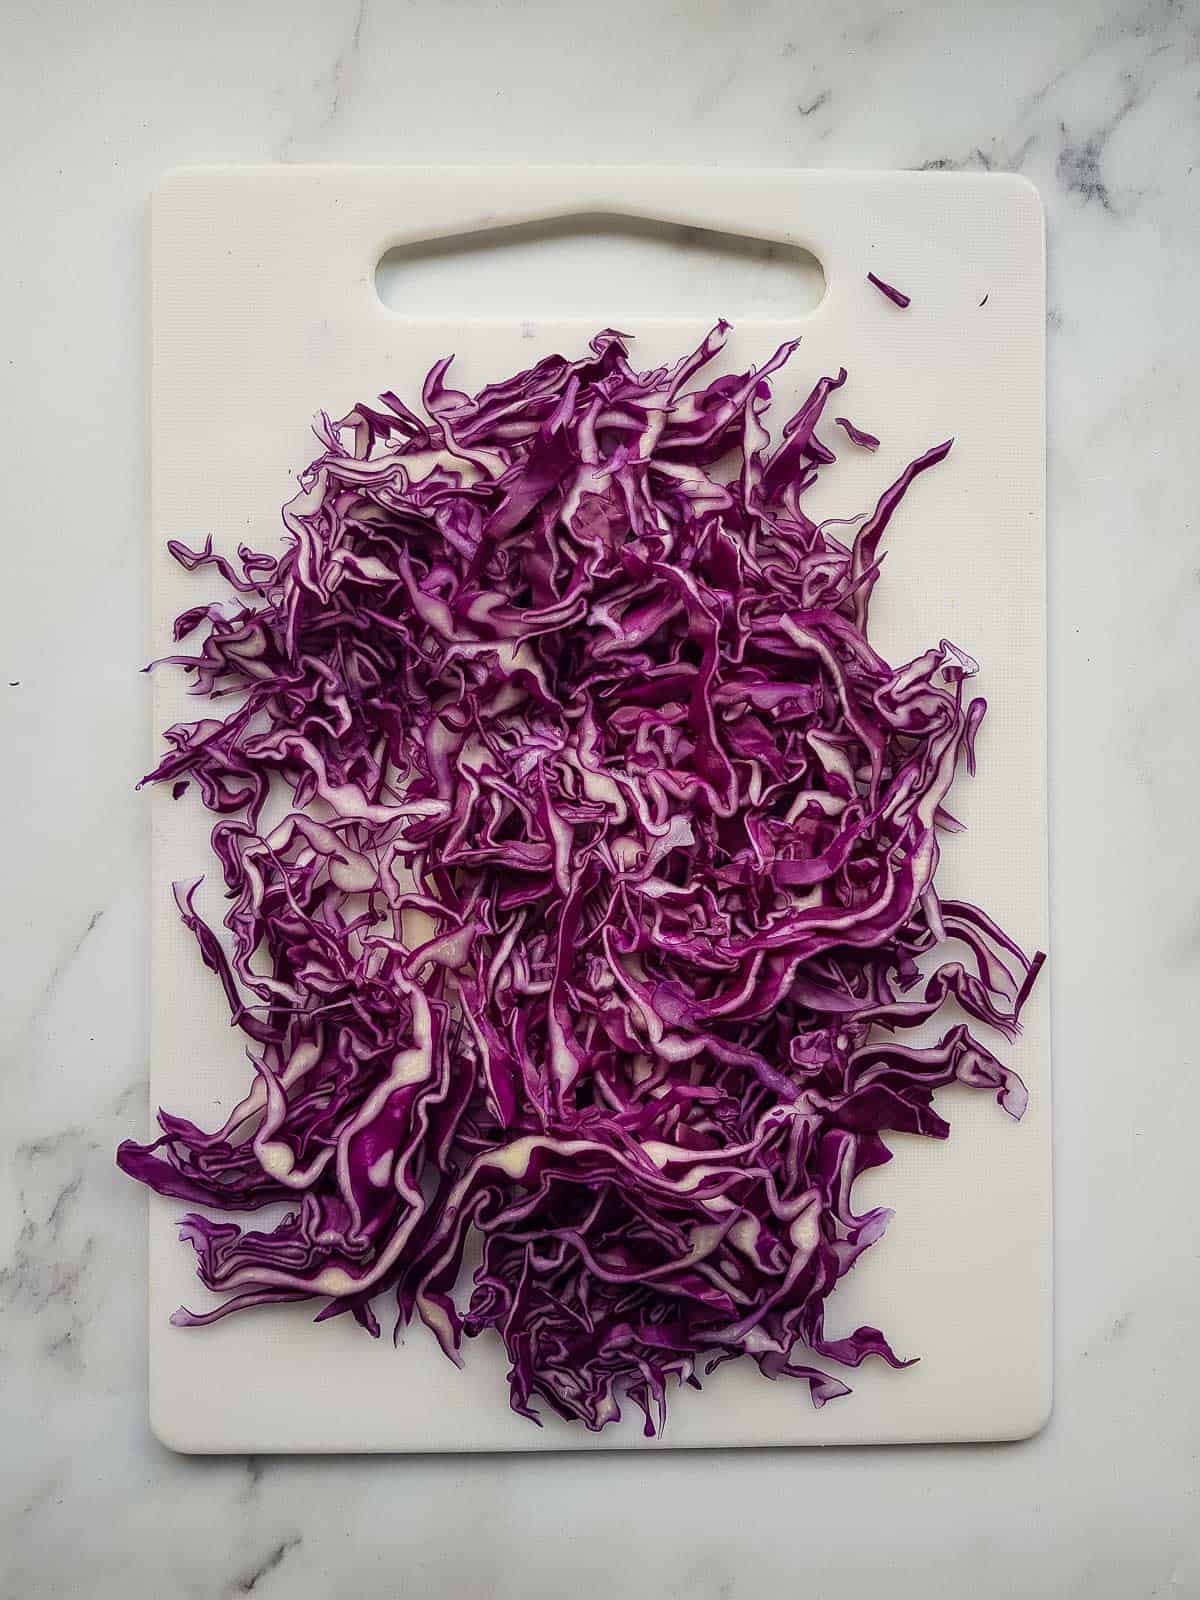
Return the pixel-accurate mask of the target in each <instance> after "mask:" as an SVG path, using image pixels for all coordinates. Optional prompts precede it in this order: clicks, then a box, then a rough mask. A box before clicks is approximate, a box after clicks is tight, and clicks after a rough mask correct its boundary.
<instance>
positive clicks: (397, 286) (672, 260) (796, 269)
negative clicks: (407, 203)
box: [375, 212, 825, 326]
mask: <svg viewBox="0 0 1200 1600" xmlns="http://www.w3.org/2000/svg"><path fill="white" fill-rule="evenodd" d="M375 287H376V290H377V292H378V294H379V298H380V300H381V301H382V302H383V304H384V305H385V306H386V307H387V308H388V309H389V310H391V311H396V312H400V313H402V314H403V315H405V316H412V317H446V318H451V319H457V318H462V317H500V318H506V317H510V316H515V317H520V318H524V319H537V320H541V319H544V318H556V317H580V318H582V319H584V320H586V321H589V322H595V323H597V325H598V326H599V325H603V324H604V323H614V324H616V325H617V326H619V325H620V322H621V318H622V317H624V318H626V319H628V318H630V317H653V318H661V317H686V318H701V319H705V318H706V319H708V320H710V321H715V320H716V319H717V318H718V317H722V316H723V317H726V318H728V319H729V320H730V321H731V322H735V323H739V324H745V323H746V322H752V321H756V320H764V319H769V320H770V321H773V322H778V321H784V322H793V321H796V320H798V319H799V318H802V317H806V316H808V315H809V314H810V312H813V311H815V310H816V308H817V306H819V305H820V303H821V301H822V299H823V298H824V294H825V274H824V271H823V270H822V267H821V263H820V262H819V261H818V260H817V258H816V256H814V255H813V254H812V253H811V251H809V250H806V249H804V247H803V246H801V245H796V244H789V243H784V242H782V241H780V240H775V239H764V238H760V237H754V236H751V235H748V234H741V233H725V232H720V231H718V230H716V229H712V228H699V227H692V226H689V225H687V224H684V223H678V222H660V221H657V220H654V219H652V218H642V217H630V216H624V215H621V214H618V213H613V212H595V213H581V214H577V215H575V216H566V217H552V218H549V219H543V220H540V221H536V222H519V223H512V224H508V225H506V226H503V227H492V228H480V229H474V230H471V231H468V232H463V233H456V234H451V235H450V236H448V237H445V238H440V239H422V240H418V241H416V242H412V243H408V244H401V245H394V246H392V247H391V248H390V249H388V250H386V251H385V252H384V254H383V255H382V256H381V257H380V259H379V262H378V264H377V265H376V269H375Z"/></svg>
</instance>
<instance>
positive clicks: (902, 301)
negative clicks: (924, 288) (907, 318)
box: [867, 272, 912, 311]
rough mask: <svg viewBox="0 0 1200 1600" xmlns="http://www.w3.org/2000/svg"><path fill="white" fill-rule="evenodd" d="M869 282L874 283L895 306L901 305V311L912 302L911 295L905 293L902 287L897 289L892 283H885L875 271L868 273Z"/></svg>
mask: <svg viewBox="0 0 1200 1600" xmlns="http://www.w3.org/2000/svg"><path fill="white" fill-rule="evenodd" d="M867 282H868V283H873V284H874V285H875V287H876V288H877V289H878V290H879V292H880V294H881V295H884V296H885V297H886V298H887V299H888V300H890V301H891V302H892V304H893V305H894V306H899V307H900V309H901V311H903V310H904V309H905V308H906V307H907V306H910V305H911V304H912V297H911V296H910V295H907V294H905V293H904V291H903V290H902V289H897V288H895V287H894V285H892V284H890V283H884V281H883V279H882V278H877V277H876V276H875V274H874V273H873V272H868V273H867Z"/></svg>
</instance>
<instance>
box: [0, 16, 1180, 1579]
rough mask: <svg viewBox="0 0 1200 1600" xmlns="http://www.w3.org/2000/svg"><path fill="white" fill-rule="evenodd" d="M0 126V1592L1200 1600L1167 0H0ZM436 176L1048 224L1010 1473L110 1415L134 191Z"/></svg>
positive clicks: (124, 1188)
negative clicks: (1042, 1239) (741, 187)
mask: <svg viewBox="0 0 1200 1600" xmlns="http://www.w3.org/2000/svg"><path fill="white" fill-rule="evenodd" d="M0 128H2V131H3V139H2V142H0V149H2V151H3V154H2V155H0V164H2V169H3V178H4V182H3V193H4V196H5V224H6V226H5V235H6V238H5V245H4V248H3V250H2V251H0V332H2V339H0V374H2V375H3V385H2V387H0V407H2V409H3V416H4V422H5V429H4V438H5V441H6V462H7V465H6V471H5V473H4V476H3V483H2V487H0V508H2V512H3V516H2V522H0V528H2V532H0V538H2V539H3V541H4V566H3V569H2V570H3V573H4V578H5V582H6V592H7V594H8V596H9V619H8V622H7V624H6V627H5V629H4V632H3V638H2V640H0V652H2V654H3V662H2V663H0V667H2V669H3V670H2V671H0V696H2V697H3V699H2V704H3V709H4V738H3V746H2V748H3V749H4V751H5V753H6V755H7V757H8V760H7V762H6V774H5V780H4V783H3V786H2V789H0V806H2V807H3V817H4V835H3V837H4V839H5V849H4V865H5V880H6V885H7V892H6V896H5V918H4V932H5V935H6V938H5V953H4V962H3V972H4V979H5V1005H4V1007H3V1012H2V1015H0V1027H2V1029H3V1067H2V1070H0V1596H2V1597H3V1600H27V1597H35V1596H36V1597H41V1596H75V1595H85V1596H88V1597H92V1600H107V1597H109V1596H112V1597H117V1596H120V1597H121V1600H131V1597H140V1596H143V1595H145V1596H155V1597H158V1596H164V1595H169V1596H196V1597H208V1596H218V1595H231V1596H236V1595H239V1594H249V1593H253V1594H254V1595H255V1596H256V1597H260V1596H261V1597H269V1596H272V1595H284V1594H287V1595H288V1596H290V1597H294V1600H309V1597H313V1600H319V1597H324V1596H333V1595H355V1596H361V1597H363V1600H372V1597H375V1596H379V1597H390V1596H395V1595H401V1594H403V1595H413V1596H432V1597H441V1596H445V1597H461V1600H476V1597H479V1600H483V1597H487V1600H492V1597H495V1600H509V1597H511V1600H518V1597H519V1600H542V1597H546V1600H554V1597H558V1596H562V1595H567V1594H572V1595H577V1596H580V1597H581V1600H582V1597H588V1600H591V1597H599V1600H603V1597H607V1596H610V1595H621V1596H623V1597H628V1600H639V1597H643V1596H645V1597H650V1596H654V1597H656V1600H669V1597H672V1596H679V1597H688V1600H757V1597H759V1596H765V1595H783V1594H790V1593H795V1592H797V1591H802V1592H804V1593H806V1594H812V1595H814V1596H817V1595H819V1596H822V1597H854V1596H859V1595H866V1594H874V1593H876V1592H879V1591H880V1590H881V1589H883V1588H885V1587H886V1589H887V1591H888V1592H890V1593H891V1594H892V1595H895V1596H899V1597H902V1596H906V1595H918V1594H919V1595H921V1596H923V1597H933V1596H940V1595H945V1596H953V1597H958V1596H961V1595H963V1594H971V1595H972V1596H973V1597H975V1600H986V1597H987V1596H993V1595H994V1596H1000V1595H1002V1594H1008V1593H1010V1592H1015V1593H1018V1594H1024V1595H1029V1596H1039V1597H1040V1596H1055V1597H1064V1600H1065V1597H1070V1596H1084V1595H1086V1596H1089V1597H1101V1600H1105V1597H1109V1596H1111V1597H1113V1600H1132V1597H1146V1600H1150V1597H1151V1596H1155V1597H1160V1600H1161V1597H1173V1596H1176V1595H1178V1596H1190V1595H1200V1534H1198V1532H1197V1530H1198V1528H1200V1499H1198V1495H1197V1490H1198V1487H1200V1466H1198V1461H1197V1450H1198V1448H1200V1443H1198V1441H1200V1405H1198V1399H1200V1379H1198V1376H1197V1369H1196V1365H1195V1356H1194V1354H1193V1352H1194V1350H1195V1346H1196V1327H1197V1324H1198V1322H1200V1225H1198V1223H1197V1213H1196V1208H1195V1206H1194V1204H1193V1198H1192V1185H1191V1181H1190V1171H1189V1168H1190V1166H1191V1164H1192V1161H1193V1159H1194V1158H1193V1149H1194V1144H1195V1139H1194V1134H1193V1129H1194V1125H1195V1123H1196V1120H1197V1115H1198V1113H1200V1088H1198V1084H1200V1075H1198V1074H1197V1071H1196V1060H1195V1055H1196V1043H1195V1041H1196V1038H1197V1036H1198V1034H1200V1017H1198V1016H1197V1010H1198V1005H1197V1000H1198V995H1200V985H1198V983H1197V973H1198V967H1200V910H1198V907H1200V881H1198V877H1197V872H1196V865H1197V851H1196V846H1195V837H1196V836H1195V829H1194V825H1193V824H1191V823H1189V822H1188V820H1187V819H1188V818H1189V817H1190V816H1193V815H1194V809H1195V796H1196V794H1197V792H1200V761H1198V756H1197V751H1198V749H1200V741H1198V740H1197V737H1196V732H1195V728H1196V718H1195V710H1194V705H1195V698H1196V692H1195V686H1194V678H1195V672H1196V667H1197V652H1196V644H1195V640H1196V637H1197V611H1198V604H1200V546H1198V544H1197V534H1196V515H1195V499H1196V487H1195V485H1196V464H1195V463H1196V443H1195V440H1196V434H1197V424H1198V422H1200V415H1198V411H1200V407H1198V403H1197V400H1198V390H1197V380H1196V372H1197V369H1198V366H1200V319H1198V318H1197V317H1196V314H1195V303H1194V302H1195V294H1196V283H1197V281H1198V280H1200V229H1198V228H1197V222H1196V218H1197V210H1198V207H1197V201H1198V190H1200V181H1198V180H1197V178H1196V176H1195V170H1194V163H1195V162H1196V161H1197V159H1198V157H1200V7H1198V6H1197V4H1196V3H1194V0H1192V3H1188V0H1184V3H1171V0H1147V3H1143V0H1130V3H1129V4H1128V5H1117V4H1113V3H1101V0H1092V3H1089V0H1075V3H1073V4H1069V5H1062V6H1058V7H1053V6H1043V5H1040V4H1030V3H1026V4H1021V5H1016V6H994V5H992V4H990V3H987V0H974V3H971V4H964V5H961V6H958V7H954V8H949V7H947V8H939V7H936V6H932V5H913V6H908V7H906V8H904V9H898V8H891V7H889V6H887V5H885V4H879V3H875V0H872V3H866V4H864V3H861V0H840V3H839V0H829V3H821V4H814V5H811V6H806V7H799V6H796V5H793V4H788V3H785V0H728V3H726V0H691V3H684V0H679V3H675V4H663V5H651V6H649V7H647V6H645V4H644V3H642V4H634V3H633V0H609V3H607V4H604V5H594V6H593V5H586V4H582V3H579V4H576V3H572V0H558V3H552V0H528V3H525V4H517V3H514V0H501V3H495V0H493V3H484V0H445V3H443V4H440V5H439V4H438V3H436V0H410V3H407V4H402V3H396V4H385V3H384V0H345V3H342V0H321V3H318V0H287V3H284V0H258V3H250V4H246V3H239V4H236V5H235V4H233V3H231V0H210V3H209V4H207V5H204V6H196V7H184V6H179V5H155V4H151V3H149V0H142V3H139V0H111V3H109V4H105V5H94V4H90V3H87V0H60V3H58V4H54V5H45V4H33V3H30V0H15V3H13V4H9V5H8V6H7V7H6V8H5V10H4V15H3V18H2V19H0ZM481 153H482V154H483V155H484V157H485V159H488V160H493V161H511V160H548V159H555V160H564V161H586V160H592V159H599V160H605V161H639V160H645V159H652V160H654V161H656V162H665V163H670V162H678V163H695V162H699V163H713V164H724V163H728V164H731V165H735V166H741V167H745V166H756V165H768V166H770V165H799V166H806V165H807V166H846V167H933V168H967V169H979V168H988V169H990V168H995V169H1001V170H1002V169H1017V170H1020V171H1022V172H1025V173H1026V174H1028V175H1029V177H1031V178H1032V179H1033V180H1034V182H1035V183H1037V185H1038V186H1039V188H1040V190H1041V192H1042V194H1043V196H1044V198H1045V203H1046V209H1047V214H1048V229H1049V248H1050V273H1051V279H1050V316H1049V320H1050V375H1049V417H1050V430H1051V432H1050V447H1051V448H1050V468H1049V490H1050V537H1051V558H1050V559H1051V571H1050V577H1051V683H1050V690H1051V717H1052V745H1051V748H1052V763H1053V770H1052V804H1053V841H1052V843H1053V858H1052V859H1053V866H1052V875H1053V917H1054V926H1053V944H1052V951H1053V957H1052V963H1051V973H1052V983H1053V993H1054V1003H1055V1012H1056V1037H1055V1052H1056V1083H1055V1116H1056V1125H1057V1153H1056V1160H1057V1168H1056V1184H1057V1201H1056V1229H1057V1234H1056V1239H1057V1269H1056V1271H1057V1276H1056V1294H1057V1334H1056V1338H1057V1347H1056V1362H1057V1392H1056V1406H1055V1412H1054V1416H1053V1419H1052V1421H1051V1422H1050V1425H1049V1426H1048V1428H1047V1429H1046V1430H1045V1432H1043V1433H1042V1434H1041V1435H1039V1436H1038V1437H1037V1438H1035V1439H1033V1440H1031V1441H1029V1442H1028V1443H1025V1444H1021V1445H1014V1446H1002V1447H955V1448H927V1447H922V1448H888V1449H842V1450H832V1449H831V1450H826V1451H803V1450H801V1451H794V1452H786V1451H765V1452H746V1453H736V1452H726V1453H722V1454H719V1455H709V1454H703V1453H701V1454H689V1453H683V1454H673V1455H656V1456H654V1457H653V1458H650V1457H646V1456H636V1457H631V1456H628V1455H620V1454H617V1455H601V1456H597V1455H586V1456H574V1455H569V1456H556V1457H541V1458H519V1459H517V1458H504V1457H479V1458H461V1457H442V1458H425V1459H405V1458H399V1457H396V1458H388V1457H378V1458H371V1457H365V1458H331V1459H329V1458H327V1459H260V1458H249V1459H247V1458H211V1459H188V1458H183V1457H178V1456H174V1455H172V1454H171V1453H170V1452H169V1451H167V1450H165V1449H164V1448H162V1447H161V1446H159V1445H158V1444H156V1443H155V1442H154V1440H153V1439H152V1438H151V1437H150V1435H149V1433H148V1431H147V1426H146V1397H145V1326H144V1324H145V1283H144V1239H145V1225H144V1214H145V1202H144V1199H143V1197H142V1195H141V1194H139V1193H138V1192H137V1191H136V1190H135V1188H134V1187H133V1185H131V1184H128V1183H125V1182H123V1181H120V1180H118V1179H116V1178H115V1177H114V1174H113V1170H112V1164H111V1163H112V1150H113V1148H114V1146H115V1144H116V1142H117V1140H118V1138H119V1137H120V1136H121V1135H122V1134H124V1133H126V1132H127V1131H128V1130H129V1129H130V1127H131V1125H132V1126H134V1127H137V1126H141V1119H142V1118H143V1117H144V1115H145V1111H144V1104H145V1082H146V1045H145V1022H146V996H145V993H144V985H143V979H142V973H143V971H144V966H145V939H146V917H145V906H144V896H145V870H144V862H145V846H146V824H147V816H146V808H145V805H144V803H143V802H142V801H141V800H140V799H139V798H138V797H137V795H135V794H134V793H133V792H132V790H131V784H130V779H131V776H133V775H135V774H137V773H138V772H140V771H141V770H142V769H143V767H144V765H145V755H146V751H147V748H148V743H149V737H150V734H149V724H148V716H147V697H146V693H145V681H144V680H143V679H142V678H140V677H139V676H138V675H137V672H136V667H137V666H138V665H139V664H140V652H141V641H142V638H143V622H142V619H143V615H144V608H145V592H144V572H143V567H144V536H143V525H144V509H145V507H144V474H145V461H144V454H143V437H142V435H143V405H144V399H143V388H142V360H143V321H142V303H143V277H142V274H143V248H142V246H143V214H144V206H145V199H146V196H147V193H148V192H149V190H150V189H151V187H152V186H153V184H154V182H155V181H156V179H157V177H158V176H159V174H160V173H161V172H162V171H163V170H164V169H165V168H166V167H168V166H171V165H175V164H179V163H184V162H193V161H264V160H278V161H315V160H375V161H378V160H396V161H405V162H413V161H416V162H434V161H454V160H471V159H478V158H479V157H480V155H481ZM1189 327H1191V328H1192V329H1193V331H1192V332H1191V333H1188V331H1187V330H1188V328H1189ZM864 1529H869V1530H870V1531H869V1534H868V1533H866V1532H865V1531H864Z"/></svg>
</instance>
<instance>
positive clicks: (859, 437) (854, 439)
mask: <svg viewBox="0 0 1200 1600" xmlns="http://www.w3.org/2000/svg"><path fill="white" fill-rule="evenodd" d="M833 420H834V421H835V422H836V423H837V425H838V427H839V428H841V429H842V431H843V432H844V433H845V435H846V437H847V439H849V441H850V443H851V444H856V445H858V446H859V447H860V448H861V449H863V450H878V449H879V440H878V439H877V438H876V437H875V435H874V434H873V433H868V432H867V431H866V429H865V428H856V427H855V426H854V424H853V423H852V422H851V421H850V418H849V417H834V419H833Z"/></svg>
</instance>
